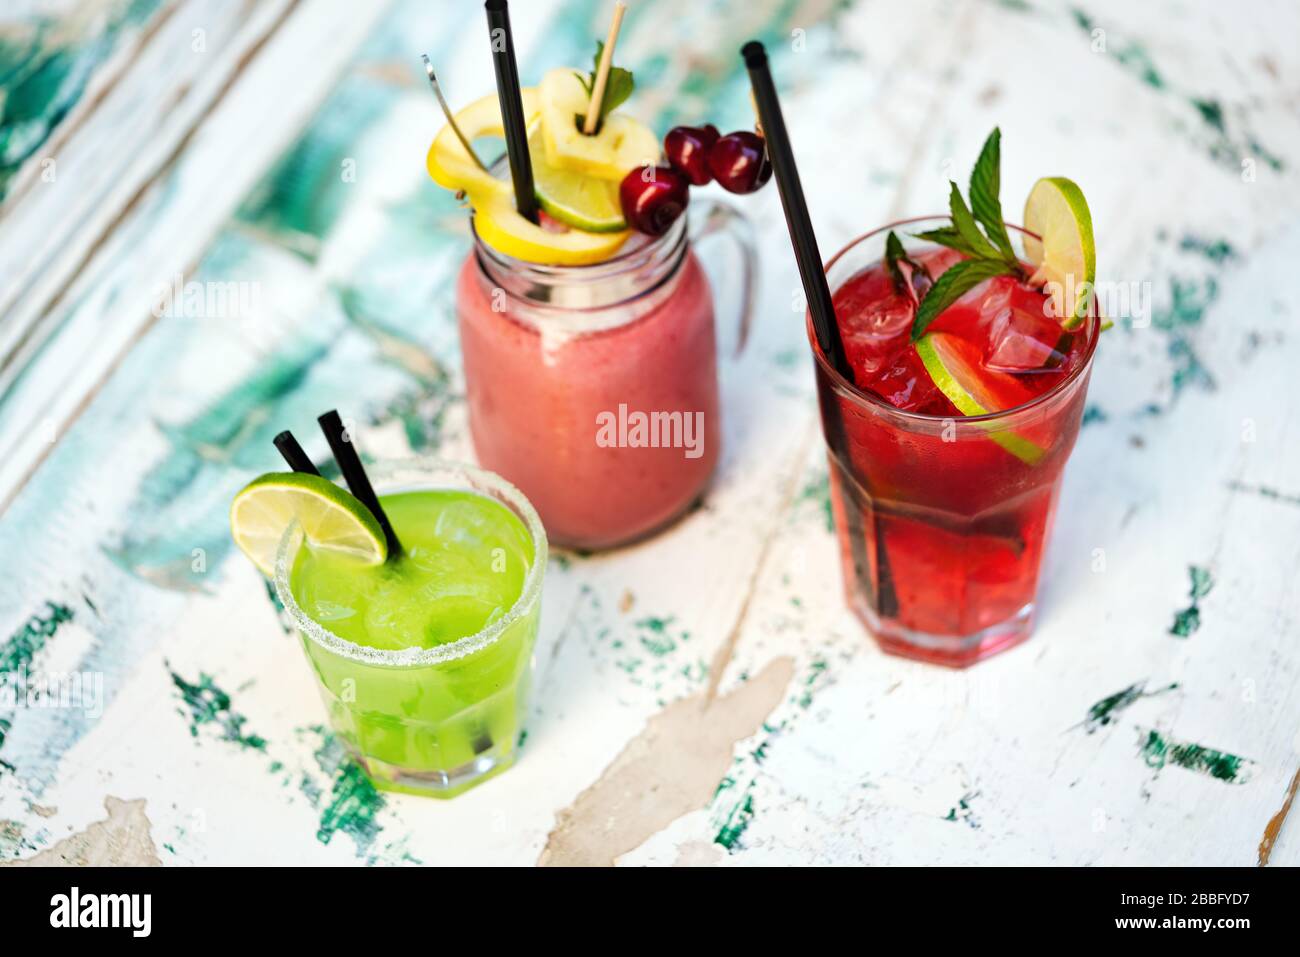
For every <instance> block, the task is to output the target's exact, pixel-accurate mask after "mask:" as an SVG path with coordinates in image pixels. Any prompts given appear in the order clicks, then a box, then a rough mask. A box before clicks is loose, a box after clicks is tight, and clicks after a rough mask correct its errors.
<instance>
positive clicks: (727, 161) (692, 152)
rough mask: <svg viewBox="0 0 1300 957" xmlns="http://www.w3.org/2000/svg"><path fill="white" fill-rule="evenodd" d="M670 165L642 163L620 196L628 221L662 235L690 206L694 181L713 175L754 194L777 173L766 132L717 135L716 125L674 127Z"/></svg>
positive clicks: (668, 145) (732, 188) (668, 140)
mask: <svg viewBox="0 0 1300 957" xmlns="http://www.w3.org/2000/svg"><path fill="white" fill-rule="evenodd" d="M664 153H665V154H666V155H667V157H668V162H669V164H670V165H669V166H641V167H638V168H637V169H634V170H632V171H631V172H630V173H628V174H627V176H625V177H624V178H623V182H622V184H621V185H620V187H619V200H620V202H621V204H622V206H623V216H624V218H626V219H627V222H628V225H630V226H631V227H632V228H633V229H635V230H637V231H638V232H642V233H647V234H649V235H651V236H662V235H663V234H664V233H666V232H667V231H668V228H669V227H670V226H671V225H672V224H673V222H674V221H675V220H676V219H677V217H678V216H680V215H681V214H682V212H683V211H684V210H685V209H686V204H687V202H688V201H689V193H690V186H691V184H694V185H696V186H704V185H705V184H706V183H708V182H709V181H710V180H711V179H716V180H717V181H718V185H719V186H721V187H722V188H723V189H725V190H727V191H728V192H731V193H752V192H754V191H755V190H757V189H759V188H760V187H761V186H762V185H763V184H764V183H766V182H767V181H768V180H769V179H770V178H771V176H772V164H771V162H770V161H769V160H768V158H767V150H766V148H765V145H764V143H763V139H762V137H760V136H758V135H757V134H755V133H750V132H748V131H746V130H740V131H737V132H735V133H728V134H727V135H726V136H720V135H719V134H718V129H717V127H715V126H713V125H712V124H708V125H706V126H703V127H696V126H678V127H674V128H673V129H672V130H670V131H669V132H668V135H667V136H666V137H664Z"/></svg>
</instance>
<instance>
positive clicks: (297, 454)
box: [275, 429, 320, 475]
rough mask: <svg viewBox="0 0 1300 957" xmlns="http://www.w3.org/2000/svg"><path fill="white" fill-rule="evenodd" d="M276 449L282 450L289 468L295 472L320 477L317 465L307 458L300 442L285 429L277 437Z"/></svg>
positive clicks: (281, 452)
mask: <svg viewBox="0 0 1300 957" xmlns="http://www.w3.org/2000/svg"><path fill="white" fill-rule="evenodd" d="M275 447H276V448H277V449H279V450H280V454H281V455H283V456H284V460H285V461H286V462H288V463H289V468H291V469H293V470H294V471H295V472H306V473H307V474H308V475H320V469H318V468H316V463H315V462H313V461H312V460H311V459H310V458H308V457H307V453H306V452H304V451H303V449H302V446H301V445H299V444H298V440H297V439H295V438H294V437H293V433H292V432H290V431H289V430H288V429H285V430H284V431H283V432H281V433H280V434H279V435H277V436H276V437H275Z"/></svg>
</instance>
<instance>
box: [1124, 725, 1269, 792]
mask: <svg viewBox="0 0 1300 957" xmlns="http://www.w3.org/2000/svg"><path fill="white" fill-rule="evenodd" d="M1139 730H1140V731H1141V735H1140V738H1139V753H1140V754H1141V756H1142V760H1143V761H1145V762H1146V765H1147V767H1149V768H1155V769H1156V770H1157V771H1158V770H1160V769H1161V768H1163V767H1164V766H1165V765H1166V764H1175V765H1177V766H1178V767H1180V768H1185V769H1187V770H1188V771H1195V772H1196V773H1197V774H1204V775H1207V776H1209V777H1212V778H1216V779H1217V780H1220V781H1223V782H1225V783H1227V784H1245V783H1246V782H1247V781H1249V780H1250V779H1251V778H1252V777H1253V776H1254V773H1255V769H1256V768H1257V767H1258V765H1256V763H1255V762H1254V761H1251V760H1249V759H1247V758H1241V757H1238V756H1237V755H1235V754H1229V753H1228V752H1227V751H1216V750H1215V749H1214V748H1207V747H1205V746H1204V745H1200V744H1194V743H1192V742H1190V741H1179V740H1177V739H1176V738H1173V737H1170V736H1167V735H1163V734H1161V733H1160V732H1159V731H1157V730H1155V729H1154V728H1152V729H1150V730H1141V729H1139Z"/></svg>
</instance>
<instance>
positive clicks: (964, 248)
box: [912, 226, 979, 259]
mask: <svg viewBox="0 0 1300 957" xmlns="http://www.w3.org/2000/svg"><path fill="white" fill-rule="evenodd" d="M912 236H913V237H914V238H916V239H926V240H929V241H930V242H932V243H938V244H939V245H940V246H947V247H948V248H949V249H955V250H957V252H959V253H964V254H965V255H967V256H970V257H971V258H972V259H977V258H979V254H978V253H976V252H975V250H974V249H972V248H971V245H970V243H968V242H966V240H964V239H962V237H961V234H960V233H959V232H957V229H956V227H954V226H942V227H940V228H939V229H927V230H926V231H925V232H923V233H913V234H912Z"/></svg>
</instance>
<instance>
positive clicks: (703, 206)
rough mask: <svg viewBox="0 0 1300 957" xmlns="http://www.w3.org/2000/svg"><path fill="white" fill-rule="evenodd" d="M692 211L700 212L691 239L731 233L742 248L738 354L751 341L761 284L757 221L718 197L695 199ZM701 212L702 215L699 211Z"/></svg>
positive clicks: (729, 234) (693, 240) (694, 219)
mask: <svg viewBox="0 0 1300 957" xmlns="http://www.w3.org/2000/svg"><path fill="white" fill-rule="evenodd" d="M691 205H692V209H691V212H693V213H697V215H696V216H694V217H692V220H691V223H692V226H694V224H695V223H699V226H698V227H695V228H693V229H692V230H691V242H693V243H696V242H699V241H700V240H702V239H708V238H709V237H711V236H720V235H724V234H725V235H728V236H730V237H731V238H732V240H734V241H735V243H736V248H737V249H738V250H739V251H740V282H741V288H740V316H739V333H738V336H737V339H736V355H737V356H739V355H740V354H741V353H742V352H743V351H744V350H745V343H746V342H748V341H749V327H750V323H751V321H752V319H753V315H754V293H755V291H756V287H757V284H758V246H757V244H756V242H755V238H754V224H753V223H752V222H751V221H750V219H749V217H748V216H746V215H745V214H744V213H742V212H741V211H740V210H739V209H737V208H736V207H735V206H732V205H731V204H730V203H724V202H721V201H720V200H716V199H704V200H698V201H696V202H695V203H692V204H691ZM700 213H702V214H703V215H698V214H700Z"/></svg>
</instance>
